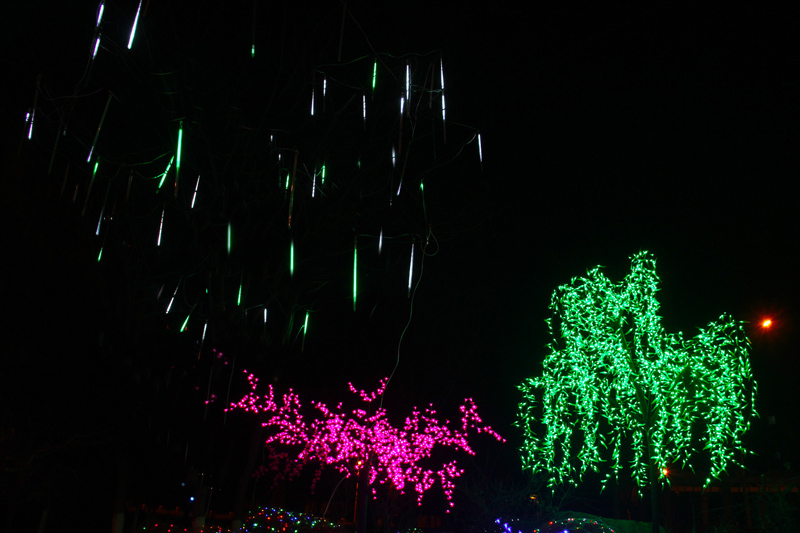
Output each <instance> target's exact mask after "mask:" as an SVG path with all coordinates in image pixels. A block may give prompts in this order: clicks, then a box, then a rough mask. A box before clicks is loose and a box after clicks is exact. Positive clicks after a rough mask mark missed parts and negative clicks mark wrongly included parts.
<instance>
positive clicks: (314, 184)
mask: <svg viewBox="0 0 800 533" xmlns="http://www.w3.org/2000/svg"><path fill="white" fill-rule="evenodd" d="M316 193H317V169H316V168H315V169H314V174H313V175H312V176H311V198H314V195H315V194H316Z"/></svg>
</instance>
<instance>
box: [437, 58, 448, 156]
mask: <svg viewBox="0 0 800 533" xmlns="http://www.w3.org/2000/svg"><path fill="white" fill-rule="evenodd" d="M439 72H440V74H441V80H442V136H443V137H444V142H447V122H446V120H447V119H446V118H445V110H444V62H443V61H442V59H441V58H439Z"/></svg>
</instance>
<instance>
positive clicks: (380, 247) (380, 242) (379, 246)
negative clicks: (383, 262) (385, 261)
mask: <svg viewBox="0 0 800 533" xmlns="http://www.w3.org/2000/svg"><path fill="white" fill-rule="evenodd" d="M381 250H383V228H381V232H380V234H379V235H378V255H381Z"/></svg>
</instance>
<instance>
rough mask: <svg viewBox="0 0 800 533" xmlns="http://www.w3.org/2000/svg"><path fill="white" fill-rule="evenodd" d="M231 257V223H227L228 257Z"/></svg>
mask: <svg viewBox="0 0 800 533" xmlns="http://www.w3.org/2000/svg"><path fill="white" fill-rule="evenodd" d="M230 255H231V223H230V222H228V257H230Z"/></svg>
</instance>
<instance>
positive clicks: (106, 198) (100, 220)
mask: <svg viewBox="0 0 800 533" xmlns="http://www.w3.org/2000/svg"><path fill="white" fill-rule="evenodd" d="M110 190H111V183H109V184H108V187H107V188H106V196H105V198H103V207H102V208H100V218H98V219H97V229H96V230H95V232H94V234H95V235H100V224H101V223H102V222H103V215H104V214H105V212H106V203H108V193H109V191H110Z"/></svg>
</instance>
